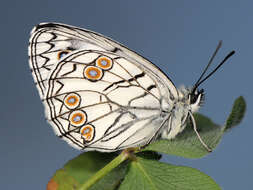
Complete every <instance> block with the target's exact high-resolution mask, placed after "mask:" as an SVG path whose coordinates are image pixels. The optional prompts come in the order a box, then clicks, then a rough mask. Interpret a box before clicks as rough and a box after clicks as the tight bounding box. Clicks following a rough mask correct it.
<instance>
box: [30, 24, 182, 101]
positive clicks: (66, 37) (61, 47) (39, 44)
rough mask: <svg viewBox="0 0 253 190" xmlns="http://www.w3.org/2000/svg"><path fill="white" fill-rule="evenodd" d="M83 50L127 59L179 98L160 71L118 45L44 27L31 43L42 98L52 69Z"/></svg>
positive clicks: (100, 37) (34, 33) (96, 36)
mask: <svg viewBox="0 0 253 190" xmlns="http://www.w3.org/2000/svg"><path fill="white" fill-rule="evenodd" d="M80 49H83V50H101V51H108V52H112V53H115V54H117V55H119V56H121V57H125V58H127V59H128V60H130V61H131V62H133V63H135V64H138V65H141V66H142V69H143V70H148V71H149V72H153V75H155V76H156V77H157V78H159V80H161V81H162V83H166V84H167V87H168V89H169V91H170V97H171V98H177V97H178V92H177V89H176V88H175V86H174V85H173V83H172V82H171V80H170V79H169V78H168V77H167V76H166V75H165V74H164V73H163V72H162V71H161V70H160V69H159V68H158V67H156V66H155V65H153V64H152V63H151V62H150V61H148V60H147V59H145V58H143V57H142V56H140V55H138V54H137V53H136V52H134V51H132V50H129V49H128V48H127V47H125V46H123V45H121V44H119V43H118V42H116V41H113V40H111V39H109V38H107V37H105V36H103V35H101V34H98V33H95V32H92V31H89V30H85V29H80V28H77V27H74V26H69V25H64V24H58V23H42V24H40V25H38V26H36V27H35V28H34V29H33V30H32V32H31V38H30V43H29V63H30V67H31V70H32V74H33V78H34V81H35V83H36V86H37V88H38V91H39V94H40V97H41V98H43V97H44V95H45V91H46V89H47V86H46V85H47V79H48V77H49V73H50V71H51V70H52V68H54V67H55V65H56V64H57V63H58V62H59V60H60V59H61V58H62V57H63V56H65V55H66V54H68V53H71V52H73V51H75V50H80Z"/></svg>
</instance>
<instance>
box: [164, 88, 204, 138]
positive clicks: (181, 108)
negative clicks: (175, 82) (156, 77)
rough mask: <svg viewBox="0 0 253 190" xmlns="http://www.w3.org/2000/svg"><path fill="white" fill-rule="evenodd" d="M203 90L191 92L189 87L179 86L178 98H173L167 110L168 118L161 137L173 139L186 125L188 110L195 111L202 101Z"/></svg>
mask: <svg viewBox="0 0 253 190" xmlns="http://www.w3.org/2000/svg"><path fill="white" fill-rule="evenodd" d="M203 99H204V94H203V90H200V91H199V90H196V92H194V93H193V92H192V90H191V88H186V87H180V88H179V89H178V98H177V99H174V100H173V101H172V104H171V110H169V118H168V122H167V125H166V127H165V129H164V130H163V131H162V134H161V137H162V138H164V139H173V138H175V137H176V135H177V134H179V133H180V132H182V131H183V130H184V128H185V127H186V124H187V120H188V117H189V112H191V113H194V112H197V111H198V110H199V108H200V106H201V104H202V103H203Z"/></svg>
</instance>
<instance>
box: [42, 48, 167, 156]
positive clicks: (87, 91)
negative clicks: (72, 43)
mask: <svg viewBox="0 0 253 190" xmlns="http://www.w3.org/2000/svg"><path fill="white" fill-rule="evenodd" d="M154 72H157V71H153V72H151V71H149V70H147V69H146V68H145V67H143V66H142V65H141V64H138V65H137V64H135V63H133V62H132V61H130V60H128V59H127V58H125V57H122V56H119V55H117V54H115V53H111V52H108V51H97V50H80V51H75V52H73V53H71V54H68V55H66V56H65V57H64V58H63V59H61V60H60V61H59V63H58V64H57V65H56V67H55V68H54V69H53V71H52V73H51V74H50V77H49V78H48V84H47V85H48V89H47V93H46V96H45V99H44V100H43V102H44V104H45V107H46V115H47V119H48V121H49V123H50V124H51V125H52V126H53V128H54V130H55V132H56V134H57V135H58V136H59V137H61V138H63V139H64V140H66V141H67V142H68V143H69V144H70V145H72V146H73V147H75V148H77V149H86V150H98V151H115V150H120V149H125V148H128V147H135V146H140V145H145V144H147V143H148V142H149V141H150V140H151V139H152V138H153V137H154V134H157V132H158V130H159V129H160V128H161V125H162V124H163V123H164V120H165V118H166V114H164V113H163V112H162V99H163V98H164V97H168V96H169V93H170V92H169V90H168V87H167V84H166V83H163V82H161V81H160V79H159V78H158V77H157V75H155V74H154Z"/></svg>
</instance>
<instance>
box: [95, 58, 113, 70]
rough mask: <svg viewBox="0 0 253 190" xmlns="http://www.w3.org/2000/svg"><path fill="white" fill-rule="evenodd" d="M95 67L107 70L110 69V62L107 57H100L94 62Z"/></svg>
mask: <svg viewBox="0 0 253 190" xmlns="http://www.w3.org/2000/svg"><path fill="white" fill-rule="evenodd" d="M96 65H97V67H99V68H101V69H103V70H109V69H111V68H112V60H111V59H110V58H108V57H105V56H102V57H99V58H98V59H97V60H96Z"/></svg>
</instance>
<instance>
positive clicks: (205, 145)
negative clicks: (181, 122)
mask: <svg viewBox="0 0 253 190" xmlns="http://www.w3.org/2000/svg"><path fill="white" fill-rule="evenodd" d="M189 114H190V117H191V121H192V124H193V129H194V131H195V133H196V134H197V137H198V139H199V141H200V142H201V144H202V145H203V146H204V147H205V149H206V150H207V151H208V152H212V149H211V148H209V147H208V146H207V144H206V143H205V142H204V141H203V140H202V138H201V136H200V135H199V132H198V131H197V125H196V122H195V119H194V117H193V115H192V112H189Z"/></svg>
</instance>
